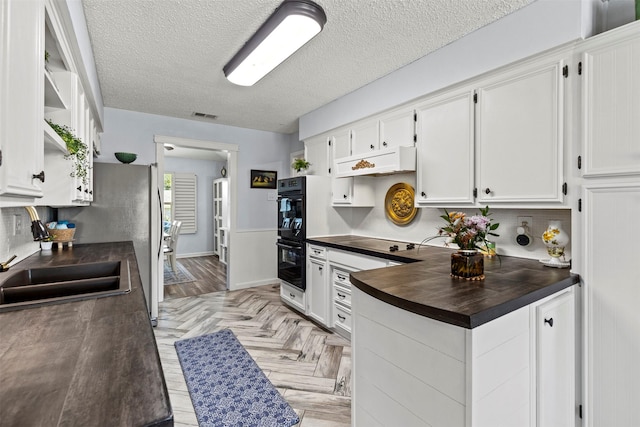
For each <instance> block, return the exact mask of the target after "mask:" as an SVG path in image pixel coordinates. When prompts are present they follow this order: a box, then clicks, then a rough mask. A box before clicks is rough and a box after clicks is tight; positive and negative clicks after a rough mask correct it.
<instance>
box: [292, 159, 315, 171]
mask: <svg viewBox="0 0 640 427" xmlns="http://www.w3.org/2000/svg"><path fill="white" fill-rule="evenodd" d="M309 166H311V163H309V162H308V161H306V160H305V159H295V160H294V161H293V163H291V167H292V168H293V169H295V170H296V172H300V171H301V170H302V169H308V168H309Z"/></svg>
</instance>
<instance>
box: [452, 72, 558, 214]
mask: <svg viewBox="0 0 640 427" xmlns="http://www.w3.org/2000/svg"><path fill="white" fill-rule="evenodd" d="M541 61H542V60H541ZM538 64H540V61H538V63H537V64H535V63H534V64H529V65H526V66H524V67H522V68H521V69H520V71H516V72H509V73H503V74H500V75H496V77H497V78H496V79H495V80H494V83H490V84H487V85H486V86H482V87H480V88H479V89H478V90H477V96H478V101H477V102H478V103H477V107H476V159H477V160H476V176H477V179H476V183H477V188H478V199H477V200H478V202H479V203H481V204H485V203H495V202H542V203H545V202H562V201H563V189H562V187H563V182H562V179H563V168H562V162H563V156H562V150H563V144H562V142H563V122H564V120H563V117H564V96H563V90H564V77H563V74H562V72H563V71H562V68H563V65H564V62H563V61H555V62H553V63H546V64H542V65H538ZM455 159H456V158H455V156H454V157H452V160H455ZM451 166H454V167H456V168H457V167H459V166H461V165H458V164H457V162H456V164H455V165H451Z"/></svg>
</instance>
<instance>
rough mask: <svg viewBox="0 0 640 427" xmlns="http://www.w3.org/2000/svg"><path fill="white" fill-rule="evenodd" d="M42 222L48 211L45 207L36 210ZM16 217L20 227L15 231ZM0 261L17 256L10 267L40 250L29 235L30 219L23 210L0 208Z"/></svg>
mask: <svg viewBox="0 0 640 427" xmlns="http://www.w3.org/2000/svg"><path fill="white" fill-rule="evenodd" d="M36 209H37V211H38V216H39V217H40V219H41V220H42V222H46V221H47V220H48V218H49V215H50V212H49V211H50V210H49V209H48V208H46V207H39V208H36ZM16 215H17V216H18V217H19V222H20V227H19V229H18V230H17V232H16V230H15V222H16ZM0 238H1V239H2V240H1V244H0V261H1V262H4V261H6V260H8V259H9V258H11V257H12V256H13V255H17V258H16V259H15V260H14V261H13V262H12V263H11V265H13V264H15V263H17V262H19V261H20V260H23V259H25V258H26V257H28V256H29V255H32V254H34V253H35V252H37V251H39V250H40V244H39V243H38V242H34V241H33V235H32V234H31V218H30V217H29V214H28V212H27V210H26V209H25V208H0Z"/></svg>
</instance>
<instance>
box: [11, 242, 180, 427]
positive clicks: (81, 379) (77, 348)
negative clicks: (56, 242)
mask: <svg viewBox="0 0 640 427" xmlns="http://www.w3.org/2000/svg"><path fill="white" fill-rule="evenodd" d="M118 260H126V261H128V263H129V272H130V281H131V292H130V293H126V294H122V295H114V296H108V297H103V298H95V299H86V300H82V301H75V302H67V303H62V304H55V305H45V306H39V307H32V308H25V309H21V310H16V311H7V312H0V402H1V404H0V408H1V409H0V420H2V421H1V424H2V425H3V426H63V425H64V426H107V425H108V426H147V425H150V426H172V425H173V414H172V411H171V405H170V402H169V394H168V392H167V388H166V384H165V380H164V375H163V373H162V366H161V364H160V358H159V356H158V351H157V347H156V344H155V338H154V335H153V330H152V326H151V322H150V320H149V313H148V309H147V307H146V303H145V298H144V294H143V290H142V283H141V281H140V276H139V272H138V266H137V262H136V257H135V253H134V249H133V244H132V243H131V242H117V243H99V244H87V245H75V246H73V248H71V249H64V250H59V251H57V250H54V251H52V252H49V253H46V252H38V253H36V254H34V255H32V256H31V257H28V258H27V259H25V260H23V261H21V262H20V263H18V264H17V265H16V266H13V267H12V268H11V269H10V270H9V271H8V272H4V273H0V274H4V275H9V274H11V273H12V271H14V270H16V269H22V268H33V267H50V266H60V265H69V264H81V263H89V262H102V261H118ZM2 277H3V276H0V279H2Z"/></svg>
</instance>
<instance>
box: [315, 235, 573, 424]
mask: <svg viewBox="0 0 640 427" xmlns="http://www.w3.org/2000/svg"><path fill="white" fill-rule="evenodd" d="M326 240H327V241H332V242H336V243H337V242H340V241H342V242H344V243H347V242H354V243H355V244H356V245H358V247H360V246H361V243H360V242H361V241H362V242H363V243H362V247H364V246H365V244H366V245H368V246H369V247H373V245H375V242H371V243H366V242H365V241H364V240H362V239H358V238H355V237H351V238H349V237H347V236H345V237H333V238H331V237H327V238H326ZM399 246H400V247H402V246H401V245H399ZM450 254H451V251H450V250H447V249H443V248H438V247H423V248H421V250H420V252H419V253H418V252H412V251H410V250H407V251H406V252H405V251H403V250H402V249H400V254H399V255H398V256H402V257H411V258H413V259H414V260H416V261H417V262H411V263H408V264H405V265H401V266H396V267H392V268H385V269H376V270H367V271H359V272H352V273H351V274H350V281H351V285H352V286H351V294H350V298H351V322H352V325H351V326H352V331H351V342H352V351H353V373H352V375H353V376H352V382H353V394H352V396H353V400H352V416H353V418H352V425H411V426H430V425H455V426H468V427H473V426H497V425H505V426H531V427H533V426H536V425H539V426H565V425H573V424H574V422H575V420H576V416H577V415H576V414H577V402H576V399H577V397H576V393H575V387H576V382H575V375H576V366H577V364H576V359H575V343H576V327H575V320H576V316H575V308H576V292H577V291H576V286H574V285H575V284H576V283H578V282H579V278H578V277H577V276H575V275H572V274H570V273H569V272H568V271H567V270H560V269H549V268H546V267H544V266H542V265H541V264H540V263H539V262H538V261H536V260H528V259H521V258H514V257H502V259H501V260H500V261H499V260H496V259H486V260H485V275H486V278H485V280H484V281H482V282H480V283H478V282H473V281H464V280H458V279H454V278H451V277H450V275H449V271H450ZM390 256H396V255H390ZM398 349H401V351H399V350H398ZM370 372H376V375H374V376H372V375H370V374H367V373H370ZM558 394H562V395H561V396H558Z"/></svg>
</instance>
